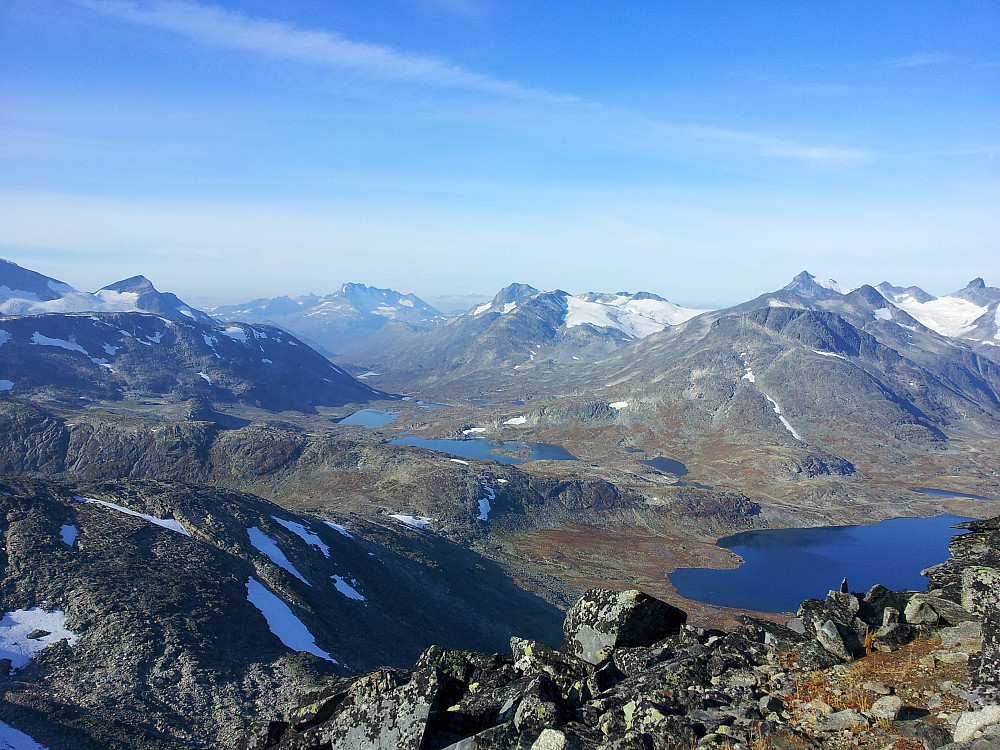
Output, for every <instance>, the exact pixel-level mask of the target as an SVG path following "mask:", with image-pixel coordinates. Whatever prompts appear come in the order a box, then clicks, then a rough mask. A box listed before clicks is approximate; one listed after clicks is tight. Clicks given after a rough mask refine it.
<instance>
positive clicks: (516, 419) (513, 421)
mask: <svg viewBox="0 0 1000 750" xmlns="http://www.w3.org/2000/svg"><path fill="white" fill-rule="evenodd" d="M527 421H528V418H527V417H511V418H510V419H506V420H504V424H524V423H525V422H527Z"/></svg>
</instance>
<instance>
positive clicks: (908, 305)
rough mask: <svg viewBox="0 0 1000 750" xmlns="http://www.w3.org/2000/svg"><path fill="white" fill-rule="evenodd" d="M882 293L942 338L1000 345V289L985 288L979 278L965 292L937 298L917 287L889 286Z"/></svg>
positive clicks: (885, 284) (959, 291)
mask: <svg viewBox="0 0 1000 750" xmlns="http://www.w3.org/2000/svg"><path fill="white" fill-rule="evenodd" d="M877 288H878V290H879V292H881V293H882V295H883V296H884V297H885V298H886V299H888V300H890V301H891V302H892V303H893V304H895V305H896V306H898V307H899V308H901V309H903V310H905V311H906V312H908V313H909V314H910V315H912V316H913V317H914V318H916V319H917V320H919V321H920V322H921V323H922V324H923V325H925V326H927V327H928V328H930V329H931V330H932V331H936V332H938V333H940V334H941V335H942V336H950V337H952V338H960V339H967V340H969V341H974V342H978V343H982V344H987V345H994V346H997V345H1000V322H998V320H997V317H998V316H1000V289H997V288H996V287H988V286H986V282H984V281H983V280H982V279H980V278H977V279H973V280H972V281H970V282H969V284H968V286H966V287H965V288H964V289H959V290H958V291H957V292H953V293H951V294H948V295H945V296H943V297H934V296H933V295H930V294H928V293H927V292H925V291H923V290H922V289H920V288H918V287H910V288H908V289H900V288H899V287H894V286H892V285H891V284H889V283H888V282H883V283H881V284H879V285H878V287H877Z"/></svg>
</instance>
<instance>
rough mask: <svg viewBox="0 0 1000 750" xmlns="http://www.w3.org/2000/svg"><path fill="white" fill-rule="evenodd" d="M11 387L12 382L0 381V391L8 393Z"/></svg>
mask: <svg viewBox="0 0 1000 750" xmlns="http://www.w3.org/2000/svg"><path fill="white" fill-rule="evenodd" d="M13 387H14V381H13V380H0V391H9V390H10V389H11V388H13Z"/></svg>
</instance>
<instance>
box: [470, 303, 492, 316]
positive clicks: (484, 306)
mask: <svg viewBox="0 0 1000 750" xmlns="http://www.w3.org/2000/svg"><path fill="white" fill-rule="evenodd" d="M491 307H493V303H492V302H484V303H483V304H481V305H479V307H477V308H476V309H475V310H473V311H472V314H473V315H482V314H483V313H484V312H486V311H487V310H489V309H490V308H491Z"/></svg>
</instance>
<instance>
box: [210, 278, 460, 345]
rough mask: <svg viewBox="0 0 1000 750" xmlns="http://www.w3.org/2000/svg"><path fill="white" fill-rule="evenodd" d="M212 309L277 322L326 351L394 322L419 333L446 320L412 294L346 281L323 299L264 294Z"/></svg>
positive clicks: (221, 314)
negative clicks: (243, 301)
mask: <svg viewBox="0 0 1000 750" xmlns="http://www.w3.org/2000/svg"><path fill="white" fill-rule="evenodd" d="M211 312H212V313H213V314H214V315H215V316H216V317H217V318H219V319H221V320H229V321H233V320H241V321H246V322H270V323H274V324H275V325H278V326H281V327H282V328H285V329H287V330H289V331H291V332H292V333H294V334H296V335H297V336H302V337H303V338H304V339H306V340H308V341H309V342H310V343H312V344H313V345H315V346H316V347H317V348H319V349H320V350H322V351H324V352H326V353H327V354H332V353H342V352H345V351H348V350H350V349H352V348H354V347H356V346H357V345H359V344H361V343H362V342H364V341H366V340H367V339H368V338H370V337H371V336H372V335H373V334H374V333H375V332H376V331H378V330H379V329H380V328H381V327H382V326H384V325H385V324H386V323H387V322H388V321H390V320H395V321H400V322H401V323H404V324H405V325H407V326H409V327H411V328H413V329H414V330H420V331H423V330H428V329H430V328H433V327H435V326H437V325H439V324H440V323H442V322H444V320H445V316H444V315H443V314H442V313H441V312H439V311H438V310H435V309H434V308H433V307H431V306H430V305H428V304H427V303H426V302H424V301H423V300H422V299H420V298H419V297H417V296H416V295H414V294H402V293H401V292H397V291H395V290H393V289H378V288H376V287H372V286H366V285H364V284H344V285H343V286H341V287H340V289H338V290H337V291H336V292H334V293H333V294H328V295H326V296H323V297H320V296H317V295H315V294H307V295H304V296H301V297H296V298H290V297H274V298H261V299H256V300H253V301H252V302H247V303H244V304H239V305H225V306H220V307H216V308H213V309H212V310H211Z"/></svg>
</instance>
